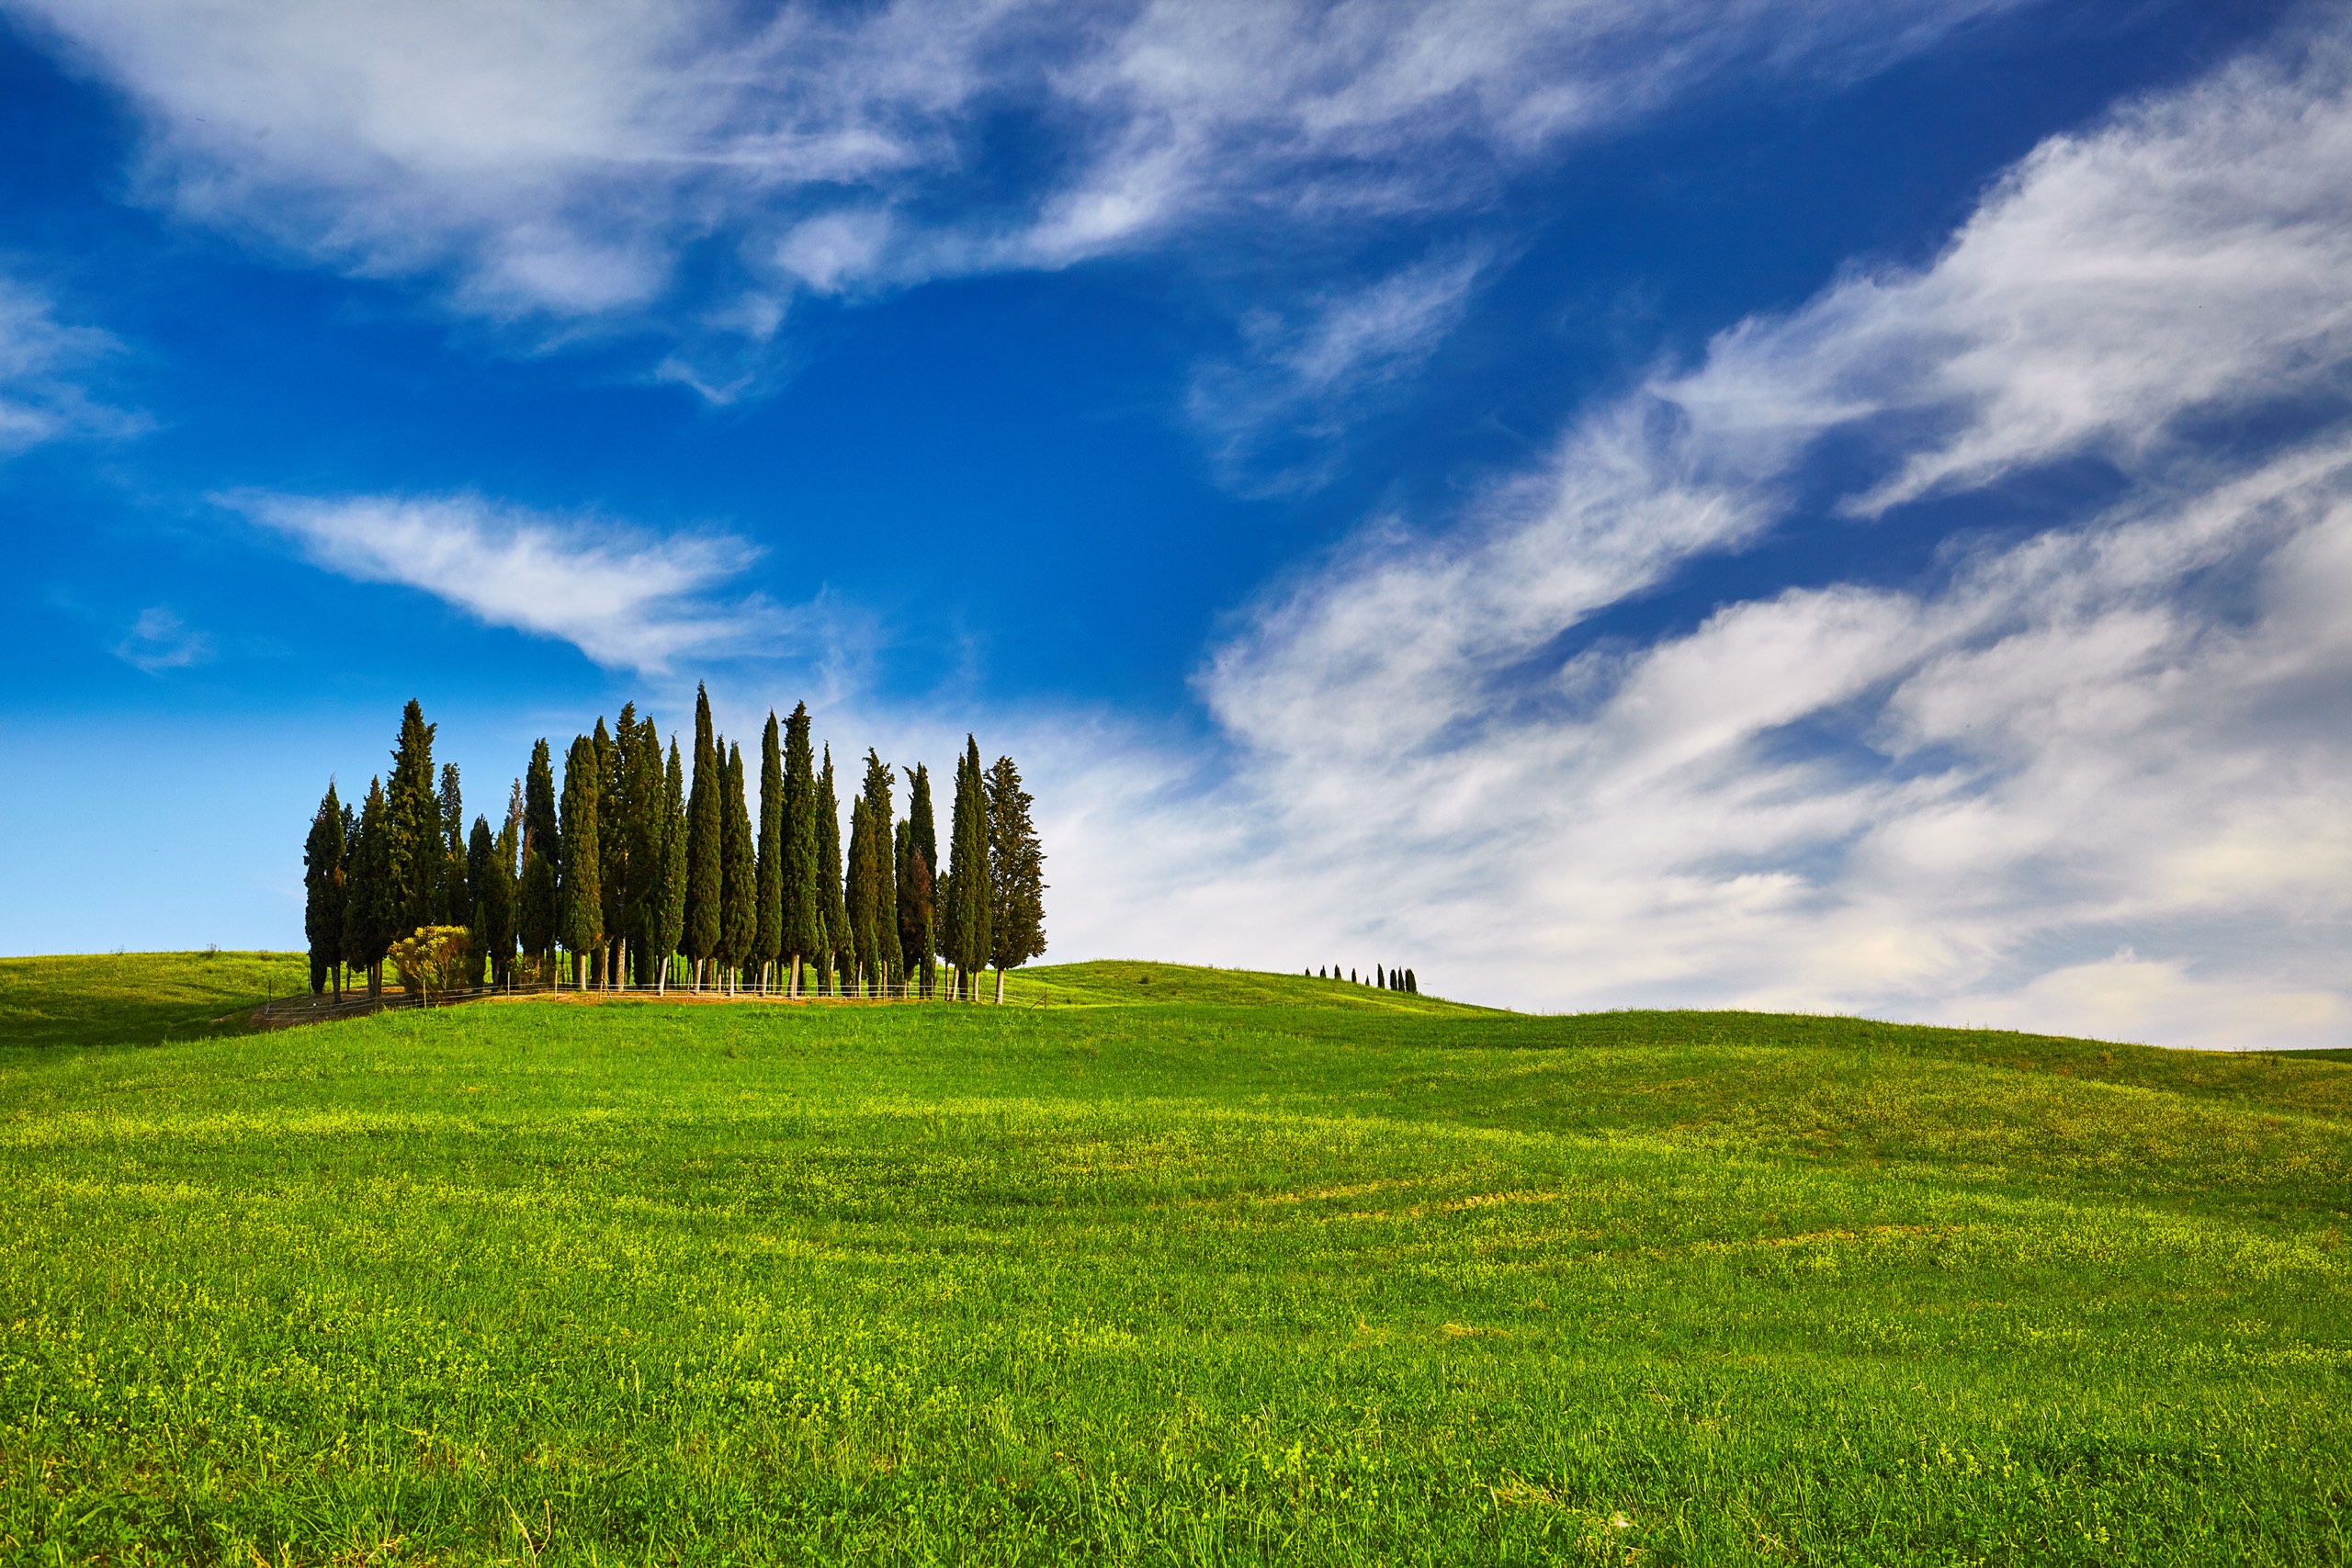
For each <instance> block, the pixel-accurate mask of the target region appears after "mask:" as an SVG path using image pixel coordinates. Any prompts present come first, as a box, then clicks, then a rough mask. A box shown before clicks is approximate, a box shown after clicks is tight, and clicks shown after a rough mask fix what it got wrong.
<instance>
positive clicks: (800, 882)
mask: <svg viewBox="0 0 2352 1568" xmlns="http://www.w3.org/2000/svg"><path fill="white" fill-rule="evenodd" d="M818 844H819V833H818V827H817V765H816V761H815V759H814V758H812V757H811V756H810V755H809V705H808V704H806V703H799V704H796V705H794V707H793V710H792V716H791V717H790V718H789V719H787V720H786V721H785V726H784V875H783V882H784V895H783V897H784V951H785V952H786V953H788V954H790V955H791V960H792V994H793V995H794V996H796V997H797V996H798V995H799V994H800V961H801V959H802V958H803V957H804V956H805V957H808V958H811V959H813V958H815V957H816V955H817V954H818V953H820V951H821V950H822V949H823V947H824V945H825V892H824V886H823V884H822V883H821V882H820V880H819V871H818V867H819V865H820V856H819V853H818Z"/></svg>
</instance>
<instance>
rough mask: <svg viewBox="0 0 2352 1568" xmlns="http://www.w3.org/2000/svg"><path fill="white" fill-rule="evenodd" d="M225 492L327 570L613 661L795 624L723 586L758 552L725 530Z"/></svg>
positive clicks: (713, 644)
mask: <svg viewBox="0 0 2352 1568" xmlns="http://www.w3.org/2000/svg"><path fill="white" fill-rule="evenodd" d="M220 501H221V502H222V503H223V504H225V505H227V506H229V507H231V508H232V509H233V510H235V511H237V512H240V513H243V514H244V515H246V516H247V517H250V518H252V519H253V520H254V522H256V523H259V524H261V525H264V526H266V527H268V528H271V529H274V530H276V531H277V532H278V533H280V534H283V535H285V536H288V537H289V538H291V539H293V540H295V541H296V542H297V543H298V544H299V545H300V547H301V548H302V551H303V553H304V554H305V555H306V556H307V557H308V558H310V559H311V561H312V562H313V563H315V564H316V565H318V566H321V567H323V568H325V569H326V570H330V571H334V572H338V573H340V574H342V575H343V576H345V577H349V578H353V579H356V580H357V581H362V582H390V583H399V584H401V585H402V586H405V587H410V588H415V589H419V590H422V591H423V592H427V593H431V594H433V595H435V597H437V598H440V599H443V600H446V601H447V602H448V603H449V604H454V605H456V606H457V607H458V608H459V609H461V610H463V611H465V612H466V613H467V614H469V615H472V616H473V617H474V618H475V619H477V620H480V621H482V622H484V623H486V624H488V625H490V626H507V627H512V628H513V629H515V630H517V631H523V632H529V633H533V634H535V635H537V636H541V637H555V638H558V639H560V640H561V641H564V642H568V643H571V644H572V645H573V646H574V647H576V648H578V649H580V650H581V651H582V653H584V654H586V655H587V656H588V657H589V658H590V659H592V660H595V661H596V662H597V663H599V664H604V665H607V666H612V667H615V668H622V669H632V670H639V671H650V672H659V671H665V670H666V669H668V667H669V666H670V664H671V663H672V661H673V660H677V659H680V658H683V657H685V656H687V655H690V654H698V655H704V656H714V657H715V656H721V655H743V654H759V653H778V652H782V651H785V649H786V648H787V647H788V646H789V639H790V638H791V637H792V636H793V634H794V633H795V631H796V630H797V620H796V619H795V617H793V616H791V615H788V614H786V612H784V611H782V610H780V609H779V608H777V607H776V606H775V605H773V604H769V603H768V602H766V601H765V600H763V599H761V598H759V597H758V596H756V595H751V596H744V597H737V598H728V597H724V596H722V594H721V592H720V590H721V589H722V588H723V587H724V585H725V584H727V583H729V582H730V581H733V580H734V579H735V578H737V577H739V576H740V575H741V573H742V572H743V571H744V570H746V569H747V568H748V567H750V565H751V564H752V561H753V559H754V558H756V557H757V554H758V551H757V550H756V549H755V548H754V547H752V546H751V545H750V544H748V543H746V542H745V541H743V540H741V539H740V538H736V537H734V536H730V535H726V534H688V535H673V536H661V535H655V534H650V533H646V532H643V531H641V530H638V529H635V528H631V527H628V526H626V525H619V524H616V523H612V522H609V521H605V520H601V519H596V518H590V517H579V516H561V515H555V514H551V513H543V512H534V511H530V510H527V509H526V508H522V507H516V506H509V505H503V504H500V503H497V502H491V501H487V500H484V499H482V498H481V497H479V496H470V495H456V496H425V497H403V496H372V495H363V496H335V497H316V496H292V495H277V494H268V493H256V492H242V493H237V494H231V495H226V496H222V497H220Z"/></svg>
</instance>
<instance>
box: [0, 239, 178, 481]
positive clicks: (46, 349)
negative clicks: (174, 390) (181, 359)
mask: <svg viewBox="0 0 2352 1568" xmlns="http://www.w3.org/2000/svg"><path fill="white" fill-rule="evenodd" d="M120 351H121V344H119V343H118V342H117V341H116V340H115V338H114V337H113V335H112V334H111V333H106V332H103V331H101V330H99V329H98V328H96V327H91V326H80V325H74V324H72V323H70V322H67V321H60V320H59V319H58V316H57V307H56V305H55V303H54V301H52V300H51V299H50V298H49V297H48V296H47V295H45V294H43V293H41V292H40V291H39V290H37V289H35V288H30V287H29V286H28V285H26V284H23V283H21V282H17V281H14V280H11V279H9V278H7V277H5V276H0V457H6V456H7V455H8V454H9V453H12V452H21V451H24V450H25V449H27V448H28V447H32V446H40V445H41V444H43V443H44V442H50V441H57V440H62V439H64V438H66V437H69V436H74V435H128V434H135V433H137V432H138V431H140V430H142V429H144V428H146V421H145V420H143V419H142V418H141V417H140V416H139V415H137V414H135V413H130V412H126V411H124V410H122V409H119V408H113V407H110V406H108V405H107V403H105V402H103V401H101V400H99V399H98V398H97V397H96V396H94V395H93V394H92V392H91V390H90V387H89V378H90V377H91V376H92V375H93V374H94V373H95V372H96V369H97V367H99V366H101V365H102V364H103V363H104V362H105V361H107V359H109V358H112V357H113V356H114V355H117V354H119V352H120Z"/></svg>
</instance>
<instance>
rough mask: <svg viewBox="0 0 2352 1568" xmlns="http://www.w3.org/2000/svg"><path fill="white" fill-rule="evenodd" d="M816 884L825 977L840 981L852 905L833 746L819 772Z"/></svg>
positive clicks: (848, 949) (832, 980) (820, 942)
mask: <svg viewBox="0 0 2352 1568" xmlns="http://www.w3.org/2000/svg"><path fill="white" fill-rule="evenodd" d="M817 888H818V894H819V897H821V898H822V899H823V900H824V915H825V918H824V921H823V925H822V928H821V930H820V933H819V936H818V941H817V948H818V951H819V952H820V953H821V954H822V955H823V957H824V964H825V971H826V980H827V983H828V984H829V985H837V984H838V983H839V981H840V979H841V971H842V964H844V963H846V962H847V955H848V953H849V952H850V931H849V908H848V905H847V902H846V900H844V899H843V897H842V806H841V797H840V796H839V795H836V794H834V793H833V749H832V748H831V746H828V747H826V748H825V766H824V769H823V771H822V772H820V773H818V775H817Z"/></svg>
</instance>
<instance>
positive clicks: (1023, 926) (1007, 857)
mask: <svg viewBox="0 0 2352 1568" xmlns="http://www.w3.org/2000/svg"><path fill="white" fill-rule="evenodd" d="M987 784H988V812H989V962H990V963H991V964H995V965H996V999H997V1002H998V1004H999V1005H1000V1006H1001V1005H1002V1003H1003V1001H1004V972H1005V971H1006V970H1007V969H1017V968H1019V967H1020V966H1021V965H1022V964H1025V963H1027V962H1028V961H1029V960H1030V959H1032V958H1035V956H1037V955H1038V954H1039V953H1043V952H1045V951H1046V877H1045V871H1046V853H1045V851H1044V849H1043V848H1042V847H1041V846H1040V845H1039V844H1038V842H1037V829H1036V826H1035V823H1033V822H1032V821H1031V820H1030V816H1029V807H1031V805H1033V804H1034V802H1033V801H1032V800H1031V798H1030V795H1029V792H1028V791H1026V790H1024V789H1023V788H1022V787H1021V770H1020V769H1019V768H1016V767H1014V766H1013V765H1012V758H1010V757H999V758H998V759H997V760H996V765H995V766H994V767H992V768H990V769H989V773H988V780H987Z"/></svg>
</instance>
